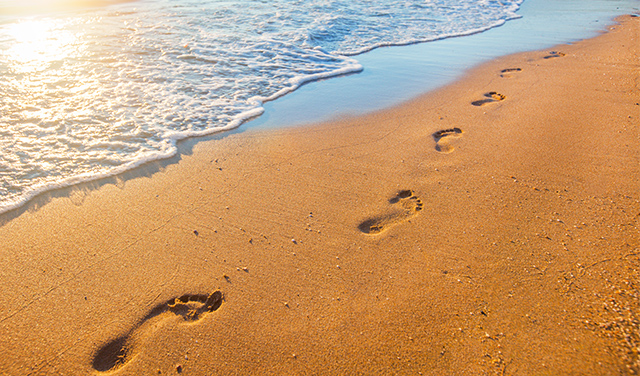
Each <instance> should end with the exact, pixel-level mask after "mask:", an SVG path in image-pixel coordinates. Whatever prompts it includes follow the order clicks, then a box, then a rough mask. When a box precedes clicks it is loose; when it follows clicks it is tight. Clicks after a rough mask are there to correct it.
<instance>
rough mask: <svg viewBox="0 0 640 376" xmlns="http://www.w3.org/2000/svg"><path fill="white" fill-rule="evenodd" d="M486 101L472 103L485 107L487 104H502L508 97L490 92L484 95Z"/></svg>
mask: <svg viewBox="0 0 640 376" xmlns="http://www.w3.org/2000/svg"><path fill="white" fill-rule="evenodd" d="M484 96H485V97H486V98H485V99H480V100H477V101H474V102H471V104H472V105H474V106H484V105H485V104H487V103H493V102H500V101H503V100H504V99H505V98H506V97H505V96H504V95H502V94H500V93H496V92H495V91H490V92H488V93H486V94H485V95H484Z"/></svg>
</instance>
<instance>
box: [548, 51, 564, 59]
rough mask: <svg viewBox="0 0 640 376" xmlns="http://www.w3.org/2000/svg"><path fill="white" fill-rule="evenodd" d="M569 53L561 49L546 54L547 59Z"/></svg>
mask: <svg viewBox="0 0 640 376" xmlns="http://www.w3.org/2000/svg"><path fill="white" fill-rule="evenodd" d="M566 55H567V54H565V53H564V52H560V51H549V55H547V56H545V57H544V58H545V59H553V58H554V57H563V56H566Z"/></svg>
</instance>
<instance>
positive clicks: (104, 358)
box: [93, 291, 222, 372]
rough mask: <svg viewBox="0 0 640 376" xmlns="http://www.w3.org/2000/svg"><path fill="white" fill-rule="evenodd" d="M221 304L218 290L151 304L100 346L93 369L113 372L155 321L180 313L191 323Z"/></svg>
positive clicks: (125, 360) (128, 357)
mask: <svg viewBox="0 0 640 376" xmlns="http://www.w3.org/2000/svg"><path fill="white" fill-rule="evenodd" d="M221 305H222V292H220V291H215V292H213V293H211V294H210V295H204V294H200V295H183V296H181V297H179V298H174V299H171V300H169V301H166V302H164V303H162V304H159V305H157V306H155V307H154V308H153V309H152V310H151V311H150V312H149V313H148V314H147V315H146V316H145V317H144V318H143V319H142V320H140V321H139V322H138V323H137V324H136V325H135V326H134V327H133V328H131V330H129V332H127V333H126V334H124V335H122V336H120V337H118V338H116V339H114V340H111V341H110V342H108V343H107V344H106V345H104V346H102V347H101V348H100V349H99V350H98V352H97V353H96V354H95V356H94V358H93V368H94V369H95V370H96V371H99V372H110V371H115V370H117V369H119V368H121V367H123V366H124V365H126V364H127V363H128V362H129V361H130V360H131V359H132V358H133V357H134V356H135V345H136V343H137V342H139V341H140V340H141V339H142V338H141V337H143V336H145V335H148V334H149V333H151V332H153V331H154V330H155V329H156V328H157V327H158V324H159V323H160V322H162V321H164V320H167V319H169V318H171V317H175V316H180V317H182V319H183V320H184V321H185V322H187V323H195V322H197V321H199V320H201V319H202V318H203V317H205V316H206V315H207V314H209V313H210V312H213V311H215V310H217V309H218V308H220V306H221Z"/></svg>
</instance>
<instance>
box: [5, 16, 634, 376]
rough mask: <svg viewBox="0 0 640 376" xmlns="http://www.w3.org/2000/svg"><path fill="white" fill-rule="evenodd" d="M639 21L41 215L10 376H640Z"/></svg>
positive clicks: (10, 250) (243, 137)
mask: <svg viewBox="0 0 640 376" xmlns="http://www.w3.org/2000/svg"><path fill="white" fill-rule="evenodd" d="M619 20H620V22H621V25H614V26H612V27H610V28H609V31H608V32H606V33H603V34H602V35H600V36H598V37H595V38H593V39H589V40H585V41H581V42H578V43H575V44H572V45H562V46H558V47H557V48H556V49H555V50H554V51H557V53H551V52H550V51H534V52H527V53H519V54H516V55H510V56H506V57H502V58H499V59H496V60H493V61H491V62H488V63H486V64H483V65H481V66H479V67H476V68H474V69H472V70H470V71H469V72H468V73H467V74H466V75H465V76H464V77H463V78H461V79H459V80H457V81H456V82H454V83H453V84H450V85H447V86H446V87H444V88H441V89H439V90H437V91H434V92H430V93H427V94H425V95H423V96H421V97H419V98H416V99H414V100H411V101H409V102H407V103H405V104H402V105H400V106H397V107H394V108H392V109H388V110H382V111H377V112H374V113H371V114H368V115H365V116H359V117H345V118H344V119H341V120H339V121H335V122H327V123H323V124H318V125H313V126H308V127H304V128H303V129H302V128H289V129H277V130H274V129H270V130H257V129H256V130H252V129H247V130H244V131H243V132H238V133H235V134H229V135H226V136H225V137H221V138H220V139H216V140H212V141H200V142H197V143H195V144H194V146H193V149H192V152H191V153H187V154H185V155H181V156H180V158H179V159H180V160H179V162H178V163H175V164H168V165H166V166H163V167H161V168H159V170H160V171H159V172H157V173H155V174H153V175H152V176H151V177H139V178H135V179H131V180H127V181H126V182H124V183H123V184H119V185H109V184H107V185H103V186H101V187H100V188H99V189H96V190H92V191H90V192H88V193H86V194H82V193H81V192H80V193H79V196H77V197H76V196H74V195H73V194H72V195H71V196H70V197H61V198H53V199H52V200H51V201H50V202H48V203H47V204H46V205H44V206H43V207H41V208H39V209H38V210H35V211H28V210H27V211H25V212H23V213H22V214H20V215H19V216H17V217H15V218H13V219H11V220H9V221H8V222H7V223H5V224H4V226H2V227H0V238H2V239H3V240H4V242H5V245H4V247H3V249H2V252H3V253H2V256H3V257H2V261H1V265H2V268H0V270H2V272H1V273H0V281H1V282H2V284H3V286H5V291H6V293H5V294H3V296H2V298H0V307H2V308H0V333H2V336H0V338H2V339H1V340H0V348H2V349H5V353H6V354H7V355H6V357H5V359H4V360H3V361H2V362H0V370H2V371H4V372H6V373H8V374H26V373H32V374H51V373H56V372H61V373H65V374H91V373H97V371H99V370H109V369H114V370H115V369H117V372H118V374H119V375H120V374H122V375H127V374H130V375H135V374H140V373H143V372H150V371H155V370H158V371H160V372H161V373H162V374H167V373H168V374H175V373H176V372H178V371H179V372H182V371H184V373H185V374H194V375H200V374H211V373H219V374H246V373H250V372H253V373H262V374H276V373H277V374H301V373H302V374H304V373H321V374H331V373H334V374H335V373H358V372H361V373H365V374H376V373H377V374H381V373H383V374H384V373H400V374H405V373H407V374H409V373H419V372H421V373H423V374H434V375H436V374H448V373H456V374H536V373H538V374H540V373H542V374H544V373H550V374H594V375H595V374H608V373H609V374H612V373H613V374H615V373H625V372H627V373H631V372H640V361H639V359H638V355H637V352H634V351H635V350H634V348H637V346H639V344H640V337H639V336H640V332H639V331H638V330H639V317H638V316H637V312H638V308H639V306H640V304H639V302H638V295H637V286H636V282H635V281H637V280H638V279H637V277H638V271H637V270H638V265H639V264H640V258H639V254H640V251H639V249H640V241H639V236H638V224H639V221H640V218H639V217H638V213H640V197H638V183H637V182H638V181H639V180H640V171H639V170H640V167H639V166H640V163H638V161H640V146H639V145H638V143H637V142H634V141H637V140H638V139H639V138H638V135H639V131H640V123H639V120H638V118H639V116H638V115H637V114H638V109H639V107H638V103H637V101H638V100H637V98H638V94H639V93H638V88H637V71H638V65H637V58H638V50H637V45H638V43H637V42H638V30H639V27H640V23H639V21H638V18H637V17H630V16H624V17H620V18H619ZM518 69H519V70H518ZM505 70H506V71H505ZM215 291H221V292H222V295H223V300H222V301H221V302H220V304H219V306H218V307H217V308H215V309H213V308H209V307H213V305H207V304H209V303H208V302H209V300H207V299H210V298H211V297H212V296H214V295H211V294H212V293H214V292H215ZM207 296H209V298H206V297H207ZM174 298H181V299H182V301H181V302H177V301H174ZM189 312H191V313H193V314H191V313H189ZM34 329H35V330H34ZM118 341H121V342H118ZM122 344H125V345H126V346H125V347H126V351H125V350H123V351H121V352H119V351H120V350H121V349H122V346H121V345H122ZM111 345H112V346H114V347H113V348H114V349H115V351H114V353H115V354H116V355H117V354H118V353H119V354H121V355H122V356H124V360H123V362H124V364H118V362H117V361H111V363H110V359H109V356H108V354H107V355H104V354H105V352H103V351H102V350H104V349H105V348H109V346H111ZM118 345H120V347H118ZM105 346H106V347H105ZM603 349H605V351H603ZM107 353H108V351H107ZM111 355H113V354H111ZM97 357H100V358H101V359H98V360H100V362H97V363H96V359H97ZM96 364H100V366H96ZM104 364H107V365H106V366H104V367H103V368H100V367H102V365H104ZM632 374H633V373H632Z"/></svg>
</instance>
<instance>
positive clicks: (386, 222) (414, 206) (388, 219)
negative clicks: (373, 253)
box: [358, 189, 422, 235]
mask: <svg viewBox="0 0 640 376" xmlns="http://www.w3.org/2000/svg"><path fill="white" fill-rule="evenodd" d="M389 204H391V205H392V206H394V208H395V209H396V212H395V213H393V214H389V215H384V216H379V217H374V218H369V219H367V220H366V221H364V222H362V223H360V225H359V226H358V229H359V230H360V231H361V232H363V233H364V234H368V235H376V234H379V233H381V232H383V231H385V230H387V229H389V228H390V227H393V226H394V225H397V224H399V223H401V222H404V221H406V220H408V219H410V218H411V217H413V216H414V215H416V214H418V212H420V211H421V210H422V201H421V200H420V199H419V198H418V197H416V196H415V195H414V194H413V191H412V190H410V189H406V190H403V191H400V192H398V193H397V194H396V195H395V196H394V197H392V198H390V199H389Z"/></svg>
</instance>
